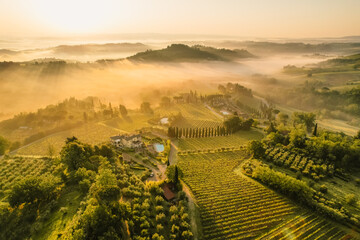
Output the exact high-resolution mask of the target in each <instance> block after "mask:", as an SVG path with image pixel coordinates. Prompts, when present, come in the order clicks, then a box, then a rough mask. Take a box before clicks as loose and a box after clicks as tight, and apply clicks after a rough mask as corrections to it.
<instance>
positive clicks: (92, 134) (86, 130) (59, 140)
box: [14, 123, 123, 156]
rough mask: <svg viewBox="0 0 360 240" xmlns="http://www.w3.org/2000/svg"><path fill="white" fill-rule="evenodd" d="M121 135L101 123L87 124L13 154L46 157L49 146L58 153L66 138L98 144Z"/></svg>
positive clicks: (46, 138) (57, 134)
mask: <svg viewBox="0 0 360 240" xmlns="http://www.w3.org/2000/svg"><path fill="white" fill-rule="evenodd" d="M119 133H123V131H121V130H120V129H116V128H112V127H109V126H106V125H104V124H102V123H89V124H86V125H84V126H81V127H79V128H74V129H71V130H68V131H63V132H59V133H56V134H53V135H50V136H47V137H45V138H42V139H40V140H38V141H35V142H33V143H30V144H29V145H27V146H24V147H21V148H20V149H18V150H17V151H15V152H14V153H15V154H18V155H37V156H47V155H48V154H49V151H48V149H49V145H51V146H53V147H54V148H55V152H56V153H59V152H60V150H61V148H62V147H63V146H64V145H65V140H66V138H67V137H72V136H76V137H77V138H78V139H79V140H80V141H82V142H85V143H89V144H99V143H107V142H109V138H110V137H111V136H114V135H117V134H119Z"/></svg>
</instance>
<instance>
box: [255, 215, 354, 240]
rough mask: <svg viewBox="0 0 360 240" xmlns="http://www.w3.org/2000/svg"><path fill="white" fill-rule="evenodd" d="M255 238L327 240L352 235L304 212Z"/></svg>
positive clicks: (347, 237) (348, 237) (262, 239)
mask: <svg viewBox="0 0 360 240" xmlns="http://www.w3.org/2000/svg"><path fill="white" fill-rule="evenodd" d="M256 239H257V240H260V239H261V240H266V239H304V240H307V239H314V240H315V239H316V240H328V239H353V237H352V236H351V235H349V234H348V233H346V232H345V231H343V230H341V229H340V228H338V227H336V226H334V224H332V223H330V222H328V221H326V220H324V219H323V218H321V217H319V216H316V215H314V214H310V213H304V214H299V215H298V216H296V217H294V218H291V219H289V220H288V221H285V222H284V223H282V224H280V225H279V226H277V227H275V228H274V229H272V230H271V231H269V232H268V233H266V234H265V235H262V236H260V237H258V238H256Z"/></svg>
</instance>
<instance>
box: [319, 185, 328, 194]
mask: <svg viewBox="0 0 360 240" xmlns="http://www.w3.org/2000/svg"><path fill="white" fill-rule="evenodd" d="M327 191H328V188H327V187H326V186H325V185H324V184H323V185H321V186H320V192H322V193H327Z"/></svg>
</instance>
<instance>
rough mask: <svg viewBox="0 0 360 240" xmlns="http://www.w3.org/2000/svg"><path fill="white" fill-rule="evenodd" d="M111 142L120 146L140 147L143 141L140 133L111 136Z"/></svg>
mask: <svg viewBox="0 0 360 240" xmlns="http://www.w3.org/2000/svg"><path fill="white" fill-rule="evenodd" d="M110 140H111V143H112V144H113V145H114V146H115V147H118V148H140V147H142V145H143V143H142V141H141V135H140V134H134V135H118V136H113V137H110Z"/></svg>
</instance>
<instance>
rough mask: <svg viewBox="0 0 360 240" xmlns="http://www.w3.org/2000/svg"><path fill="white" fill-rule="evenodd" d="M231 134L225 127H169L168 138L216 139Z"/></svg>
mask: <svg viewBox="0 0 360 240" xmlns="http://www.w3.org/2000/svg"><path fill="white" fill-rule="evenodd" d="M229 134H231V132H230V131H229V129H227V128H225V127H224V126H217V127H209V128H179V127H169V128H168V136H169V137H171V138H201V137H216V136H227V135H229Z"/></svg>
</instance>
